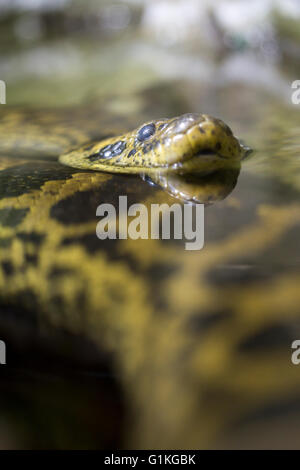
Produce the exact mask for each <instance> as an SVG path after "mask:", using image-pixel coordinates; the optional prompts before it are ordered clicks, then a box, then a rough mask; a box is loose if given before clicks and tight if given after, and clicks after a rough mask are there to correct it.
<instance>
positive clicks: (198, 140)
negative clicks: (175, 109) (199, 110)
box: [59, 113, 245, 173]
mask: <svg viewBox="0 0 300 470" xmlns="http://www.w3.org/2000/svg"><path fill="white" fill-rule="evenodd" d="M243 153H245V148H244V147H243V146H242V145H241V144H240V143H239V141H238V140H237V139H236V138H235V137H234V136H233V134H232V131H231V129H230V128H229V127H228V126H227V125H226V124H225V123H224V122H223V121H221V120H220V119H216V118H213V117H211V116H208V115H206V114H192V113H190V114H184V115H182V116H179V117H177V118H173V119H161V120H156V121H151V122H148V123H146V124H144V125H142V126H141V127H139V128H138V129H136V130H135V131H132V132H128V133H126V134H123V135H121V136H116V137H113V138H108V139H104V140H102V141H101V142H97V143H94V144H89V145H87V146H83V147H81V148H79V149H76V150H73V151H71V152H67V153H65V154H64V155H62V156H61V157H60V158H59V160H60V162H61V163H64V164H65V165H69V166H72V167H74V168H81V169H88V170H98V171H109V172H116V173H143V172H147V173H151V172H157V171H160V172H174V171H176V172H183V173H184V172H193V171H213V170H216V169H218V168H223V167H224V166H226V165H227V166H228V164H229V163H230V164H231V165H233V164H234V162H237V161H238V162H239V160H240V158H241V156H242V155H243Z"/></svg>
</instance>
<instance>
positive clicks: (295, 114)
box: [0, 0, 300, 449]
mask: <svg viewBox="0 0 300 470" xmlns="http://www.w3.org/2000/svg"><path fill="white" fill-rule="evenodd" d="M299 59H300V2H299V1H298V0H252V1H251V2H249V1H247V0H201V1H200V0H162V1H158V0H151V1H150V0H149V1H147V0H119V1H115V0H107V1H104V0H103V1H102V0H99V1H96V0H86V1H79V0H7V1H5V0H0V79H1V80H4V81H5V82H6V91H7V96H6V102H7V105H8V106H15V105H16V106H22V107H39V108H45V109H47V108H49V107H51V108H65V107H70V106H75V107H79V108H80V107H81V106H84V107H85V108H87V107H89V106H90V107H93V108H95V107H98V109H99V112H101V113H102V114H103V113H107V114H109V115H115V116H116V117H117V118H118V119H120V120H123V122H126V123H127V122H128V123H130V126H134V125H137V124H139V123H141V122H143V121H144V120H147V119H155V118H161V117H170V116H173V115H177V114H181V113H185V112H200V113H201V112H203V113H207V114H212V115H215V116H217V117H220V118H222V119H223V120H224V121H225V122H226V123H227V124H228V125H230V127H232V128H233V129H234V133H235V134H236V135H238V136H239V137H241V138H242V139H243V140H245V141H246V142H247V144H248V145H250V146H251V147H252V148H253V149H254V150H255V153H254V157H253V159H252V160H251V159H250V160H249V162H245V166H244V170H243V171H242V174H241V176H240V178H239V182H238V184H237V187H236V189H235V192H234V193H233V197H232V198H231V199H230V198H229V199H228V200H227V201H226V202H221V203H219V205H218V204H216V206H214V207H213V208H212V209H211V210H210V212H207V218H206V239H207V241H208V246H209V243H210V242H212V243H215V246H218V244H221V243H222V242H223V240H225V239H226V237H230V236H231V235H232V233H233V232H234V231H238V230H240V229H241V230H242V229H243V227H244V226H245V224H246V222H248V221H249V220H252V221H253V218H254V214H255V213H256V212H255V211H256V209H257V208H258V206H259V205H260V204H266V203H267V204H274V205H276V204H278V203H280V204H282V205H286V204H290V205H291V206H292V205H293V204H295V203H298V202H299V190H300V163H299V162H300V160H299V150H300V139H299V106H298V107H297V106H295V105H293V104H292V102H291V95H292V89H291V84H292V82H293V81H294V80H297V79H300V60H299ZM7 105H6V106H7ZM275 157H276V158H275ZM274 158H275V161H274ZM228 201H229V202H228ZM239 207H242V211H238V208H239ZM295 218H296V217H295ZM282 223H284V222H282ZM280 224H281V222H279V226H280ZM298 228H299V227H298ZM254 238H255V237H254ZM298 240H299V237H298V232H297V231H294V232H292V233H289V236H288V238H287V239H285V240H284V242H283V243H282V244H281V246H280V247H277V248H276V247H275V249H274V251H273V252H272V253H267V254H266V255H265V257H264V256H262V257H261V254H260V253H258V254H256V253H255V254H254V260H251V263H252V264H253V265H255V266H257V265H258V264H259V263H261V264H260V265H259V268H257V269H258V271H259V272H261V271H263V273H265V271H267V272H272V269H273V268H274V265H275V266H276V269H275V268H274V269H275V271H276V273H275V274H276V276H277V275H278V276H279V277H280V276H281V275H282V274H283V275H285V274H290V273H291V272H292V273H293V272H294V269H295V266H296V267H297V268H298V267H299V263H300V260H299V241H298ZM206 253H208V255H207V256H208V257H209V253H210V252H209V247H208V251H207V252H206ZM199 256H200V255H199ZM201 256H202V255H201ZM243 256H244V258H245V259H246V258H247V253H244V255H243ZM243 256H242V258H243ZM244 258H243V260H244V261H243V262H244V264H245V265H246V264H247V262H248V261H249V260H248V261H247V259H246V261H245V259H244ZM199 259H200V258H199ZM291 260H293V263H292V264H293V266H291ZM220 262H221V263H222V260H221V261H220ZM255 263H256V264H255ZM191 272H192V271H191ZM224 273H225V274H224ZM226 273H227V274H226ZM230 273H231V274H230ZM230 275H232V272H231V271H226V270H225V272H224V270H223V271H222V270H221V271H218V272H217V273H215V278H214V281H213V282H214V283H215V286H217V288H218V289H219V288H220V289H221V291H220V292H221V294H219V298H218V300H219V301H220V303H221V304H222V302H223V301H224V305H225V304H226V303H227V302H228V293H230V296H231V293H232V291H231V290H230V289H231V288H232V286H233V285H234V287H235V288H236V289H237V291H236V297H234V296H233V297H232V298H234V299H235V302H236V303H235V304H234V305H233V304H232V305H231V304H230V305H229V304H228V306H227V308H228V309H232V310H233V311H235V313H236V312H237V311H238V309H239V308H240V307H239V306H240V305H244V307H245V311H247V305H248V304H249V305H250V304H251V302H250V298H251V299H253V297H252V295H250V294H249V297H247V295H248V294H247V292H245V295H244V291H243V290H242V289H243V288H244V287H245V284H243V285H242V284H241V283H243V282H244V281H243V279H244V278H242V281H240V278H238V279H237V278H235V277H234V276H235V275H233V278H231V280H230V279H229V281H228V276H229V277H230ZM218 276H219V277H218ZM222 276H223V277H222ZM259 279H263V277H261V278H259ZM256 280H257V279H256ZM178 282H179V280H178ZM182 282H183V281H182ZM203 282H204V281H203ZM228 282H229V284H228ZM262 282H263V281H262ZM246 283H247V279H246ZM183 285H184V282H183ZM241 286H242V287H241ZM261 286H262V289H264V284H262V285H261V284H259V288H261ZM246 287H247V285H246ZM271 287H272V286H271ZM240 288H241V291H240V290H239V289H240ZM222 289H223V290H222ZM272 289H273V287H272V288H271V290H272ZM283 291H284V293H285V295H286V296H285V297H284V301H283V302H282V303H286V305H288V306H289V307H288V308H290V309H291V310H292V307H291V306H292V305H295V304H296V302H298V301H299V298H298V294H297V293H296V292H294V291H293V292H290V291H289V290H286V289H283ZM268 295H269V297H270V296H272V293H271V292H270V291H268ZM175 298H176V296H175ZM196 298H197V297H196V295H195V299H196ZM174 303H176V302H174ZM251 305H252V304H251ZM270 305H271V304H270ZM183 306H184V302H183ZM252 307H253V306H252ZM273 307H274V306H273V305H271V306H267V305H266V304H264V303H263V302H261V304H260V305H259V306H257V308H256V307H255V306H254V307H253V310H252V311H251V309H250V310H249V311H251V313H253V312H255V313H258V315H259V314H260V313H261V312H265V313H266V312H268V308H270V309H272V308H273ZM241 308H242V307H241ZM281 308H282V309H283V310H284V307H282V305H281ZM260 309H261V310H260ZM264 309H265V310H264ZM5 314H6V315H8V314H9V315H11V317H10V318H13V319H14V318H17V320H18V318H19V317H14V315H15V312H10V311H9V312H8V314H7V310H5ZM19 314H20V312H19ZM249 315H250V314H249ZM267 316H268V313H266V317H267ZM12 321H14V320H12ZM33 323H34V322H33ZM250 323H251V322H250ZM22 328H23V330H22V331H21V333H20V332H19V333H18V334H19V338H20V341H18V338H17V341H16V342H15V344H16V345H17V344H19V345H20V347H19V349H18V347H17V346H16V347H15V349H14V351H13V353H11V356H10V357H9V356H8V360H9V361H11V363H13V364H15V365H17V366H16V369H15V370H14V369H13V368H10V369H9V368H6V369H5V372H4V371H3V369H2V370H1V374H2V377H1V383H0V393H1V398H0V402H1V404H0V407H1V408H0V414H1V416H0V447H1V448H106V449H108V448H110V449H111V448H122V447H124V446H125V447H126V446H128V445H131V447H132V448H134V447H137V446H141V447H144V446H146V445H148V446H150V448H151V445H152V446H153V445H156V448H157V446H158V445H159V439H158V438H157V433H158V429H159V426H158V424H157V427H155V425H153V422H152V421H151V419H150V415H149V416H148V415H147V412H148V411H147V412H144V413H143V412H141V410H138V412H140V414H141V416H144V418H145V419H144V421H143V420H142V418H141V422H140V424H139V425H138V426H136V427H134V426H133V424H132V421H131V419H132V416H131V414H130V412H128V403H127V402H126V400H128V396H127V399H125V398H124V393H123V391H122V387H121V386H120V382H121V380H120V377H119V376H118V373H116V372H114V373H112V370H111V368H110V367H107V361H106V359H107V357H106V356H105V355H104V356H103V353H102V352H101V353H100V352H99V351H98V350H97V348H95V346H94V344H93V343H92V342H90V341H89V340H88V339H87V338H77V339H76V340H75V341H74V339H72V340H71V339H70V337H69V336H68V333H67V332H64V331H61V332H59V334H57V333H55V343H56V348H55V351H53V344H52V340H51V334H50V339H49V335H48V336H47V338H48V339H47V340H46V339H44V340H43V335H42V341H43V351H42V353H41V350H40V342H41V341H40V340H41V337H40V338H39V342H37V343H36V344H35V343H34V341H32V339H30V341H28V342H26V341H25V340H24V338H26V337H27V336H26V335H27V333H26V331H27V325H26V322H25V325H23V327H22ZM233 328H234V326H233ZM283 330H284V333H286V331H288V336H287V339H286V342H285V343H284V345H283V351H284V361H286V362H284V364H289V365H290V360H289V352H290V351H289V347H290V343H291V341H292V340H293V339H296V337H297V334H298V333H299V332H300V329H299V322H298V323H297V324H296V325H295V323H293V322H292V321H290V320H289V319H288V320H287V324H285V325H284V327H283V329H282V330H280V331H279V337H281V333H282V331H283ZM4 331H9V328H8V329H7V330H4ZM276 331H277V330H276ZM218 334H219V333H216V339H215V340H216V341H217V342H220V341H221V343H222V340H220V338H224V344H226V338H225V337H224V335H226V328H225V329H224V331H221V333H220V337H219V336H218ZM39 335H40V333H39ZM271 336H272V335H271ZM298 336H299V334H298ZM213 338H214V337H213ZM272 338H273V339H274V337H273V336H272ZM277 338H278V331H277V332H275V340H274V341H275V343H272V344H273V346H274V344H277V343H276V339H277ZM24 344H25V345H26V347H25V353H24ZM222 344H223V343H222ZM280 344H281V343H280ZM57 351H59V352H57ZM204 351H205V349H204ZM256 360H257V361H258V362H259V354H258V356H257V358H256ZM221 362H222V361H221ZM221 362H220V363H221ZM258 362H256V364H258ZM222 364H223V362H222ZM224 364H225V362H224ZM207 367H208V369H209V367H210V365H209V361H208V366H207ZM222 367H223V366H222ZM224 367H225V366H224ZM268 367H269V363H268V362H267V363H266V369H262V370H260V371H258V375H255V374H256V372H255V370H254V374H253V375H252V376H251V374H250V379H249V384H248V382H247V380H246V379H245V384H247V387H248V385H249V388H250V389H251V386H252V385H253V384H258V382H257V381H259V380H260V379H261V376H264V375H265V370H269V369H268ZM75 369H76V371H77V372H76V373H77V374H79V375H76V374H75V376H74V370H75ZM205 370H206V369H205ZM224 370H225V369H224ZM249 370H252V369H251V367H250V365H249ZM228 374H229V375H227V377H229V376H230V377H234V370H231V369H230V371H229V372H228ZM230 374H232V375H230ZM293 374H294V375H293V378H292V379H291V382H292V385H295V384H296V385H297V387H298V385H299V384H298V383H297V380H296V379H294V376H295V371H294V372H293ZM221 375H222V374H221V373H220V376H221ZM298 375H299V377H300V371H299V372H298ZM208 377H210V376H209V374H208ZM252 379H253V381H252V382H251V380H252ZM278 379H279V378H278ZM207 380H208V382H207V383H209V381H210V378H208V379H207ZM220 383H221V379H220ZM123 384H124V382H123ZM270 384H271V385H270ZM274 384H275V386H276V380H274V382H272V381H270V383H269V386H270V387H271V386H273V385H274ZM197 385H199V384H197ZM292 385H291V387H292ZM296 385H295V387H296ZM219 386H220V384H219V385H218V384H217V386H216V397H215V399H216V402H213V397H212V399H211V402H210V397H211V395H210V397H209V398H208V399H207V401H208V403H210V404H211V405H212V408H209V407H208V410H211V409H213V410H216V409H218V407H216V406H215V405H216V403H220V401H218V400H219V398H220V397H219V396H218V387H219ZM141 387H142V386H141ZM266 387H267V386H266ZM297 387H296V389H295V390H294V389H293V393H294V391H295V393H294V395H293V400H294V401H293V402H292V403H293V404H294V407H287V405H286V403H287V402H285V403H284V405H282V406H279V409H280V411H281V412H284V411H286V412H287V415H284V417H283V418H282V417H281V415H280V416H279V418H278V416H277V415H276V416H275V418H274V421H268V422H267V423H266V422H265V421H264V417H265V416H266V415H267V414H268V411H266V414H264V415H263V418H262V417H261V416H259V418H257V417H254V418H253V420H252V421H251V420H250V422H247V421H246V424H245V422H242V423H241V428H238V431H236V429H235V428H233V429H231V430H230V432H229V433H225V435H222V436H221V437H215V436H214V437H213V438H211V440H207V439H206V437H205V432H204V437H203V435H202V434H201V432H202V431H203V430H202V431H201V432H200V431H199V430H198V428H197V423H196V422H194V421H193V419H192V418H191V422H189V419H188V418H187V420H186V423H185V424H186V426H187V427H188V429H189V431H187V428H184V427H183V428H182V429H181V434H180V433H179V437H178V436H177V437H176V439H177V440H176V439H175V438H174V439H173V437H174V436H173V437H172V436H170V437H169V439H168V433H162V434H163V436H164V437H162V438H161V439H162V440H161V442H162V445H166V446H169V447H170V446H171V445H172V444H173V445H175V446H176V445H177V446H178V445H179V444H178V442H181V441H180V436H181V438H183V436H185V439H182V446H183V448H185V447H188V446H191V447H194V448H195V447H196V445H197V443H198V445H199V447H200V448H201V447H207V448H214V447H228V448H232V447H234V448H235V447H241V448H243V447H249V446H250V447H251V446H254V447H255V446H256V447H259V446H264V445H265V446H269V447H275V448H276V447H281V446H283V447H289V446H291V447H293V446H298V443H297V433H298V431H299V425H300V417H299V409H300V407H299V390H298V388H297ZM262 388H263V386H262ZM279 388H280V387H279ZM292 388H293V387H292ZM253 390H254V392H253V394H254V395H255V393H256V391H257V390H259V391H258V392H257V394H258V395H259V393H260V391H261V390H260V388H259V386H258V387H257V390H256V388H255V386H254V385H253ZM140 393H141V396H142V394H143V392H140ZM125 395H126V394H125ZM129 395H130V394H129ZM145 396H147V394H146V395H145ZM227 398H228V397H227ZM179 400H180V395H179ZM129 401H130V399H129ZM183 402H184V399H183V398H182V403H183ZM225 402H226V397H225ZM225 402H224V403H225ZM145 403H146V401H145V402H144V405H145ZM205 403H206V402H205V400H204V406H203V409H204V410H205V409H206V408H205ZM172 404H174V403H172ZM175 404H176V402H175ZM288 404H290V401H288ZM224 406H225V408H226V407H227V408H226V409H227V410H229V409H230V406H231V405H230V406H229V400H228V403H227V404H226V403H225V405H224ZM146 407H147V406H146ZM153 407H154V408H149V409H150V411H151V410H153V409H156V408H155V403H154V405H153ZM220 407H221V405H220ZM254 408H255V407H254ZM294 410H296V411H297V412H298V415H294ZM202 411H203V410H202ZM222 412H223V411H220V416H221V415H222ZM149 413H150V412H149ZM166 413H167V412H166ZM216 413H217V412H216ZM159 414H160V411H159V410H157V409H156V417H157V416H158V415H159ZM154 415H155V413H154ZM192 415H193V413H191V416H192ZM203 415H204V416H206V419H207V423H211V426H212V428H214V426H215V425H216V426H217V424H215V423H216V422H217V420H218V418H216V416H215V415H214V414H213V413H211V415H209V416H208V415H205V412H204V413H203ZM224 415H226V413H225V414H224ZM166 416H169V415H168V413H167V414H166ZM195 416H196V414H195ZM199 416H201V413H200V415H199ZM222 416H223V415H222ZM169 417H170V416H169ZM290 418H291V419H290ZM224 419H225V418H224ZM272 419H273V418H272ZM221 420H222V419H221ZM259 420H260V421H259ZM153 421H155V418H153ZM166 421H168V420H167V418H166ZM192 421H193V422H192ZM204 422H205V421H204ZM257 422H258V423H259V424H258V426H257ZM157 423H159V420H157ZM198 424H199V423H198ZM135 425H136V423H135ZM144 426H145V427H144ZM147 426H148V428H147ZM168 426H169V428H168ZM172 426H173V424H172V420H171V421H170V422H169V424H168V425H166V428H167V429H169V430H171V429H172ZM134 430H135V431H134ZM189 432H190V434H189ZM143 433H144V434H143ZM170 434H172V432H170ZM129 435H130V436H131V438H130V439H129V438H128V436H129ZM141 436H142V437H141ZM156 439H158V441H157V440H156ZM129 442H130V444H128V443H129ZM177 448H178V447H177Z"/></svg>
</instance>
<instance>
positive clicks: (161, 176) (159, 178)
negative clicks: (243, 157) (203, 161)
mask: <svg viewBox="0 0 300 470" xmlns="http://www.w3.org/2000/svg"><path fill="white" fill-rule="evenodd" d="M239 172H240V165H239V166H236V167H235V168H223V169H219V170H216V171H214V172H212V173H209V174H205V175H199V174H191V173H185V174H182V175H179V174H177V173H152V174H151V176H149V175H145V176H144V179H145V180H146V181H148V182H150V183H151V182H153V183H155V184H157V185H159V186H161V187H162V188H163V189H164V190H165V191H167V192H168V193H169V194H171V195H172V196H174V197H177V198H179V199H181V200H183V201H188V202H194V203H202V204H212V203H214V202H216V201H221V200H222V199H225V198H226V197H227V196H228V195H229V194H230V193H231V192H232V191H233V189H234V187H235V185H236V183H237V180H238V176H239ZM149 179H150V181H149Z"/></svg>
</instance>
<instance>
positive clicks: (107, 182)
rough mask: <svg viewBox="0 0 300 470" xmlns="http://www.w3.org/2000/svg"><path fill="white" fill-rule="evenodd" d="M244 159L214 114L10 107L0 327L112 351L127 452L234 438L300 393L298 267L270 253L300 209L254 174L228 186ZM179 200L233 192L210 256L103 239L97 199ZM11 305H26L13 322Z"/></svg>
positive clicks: (0, 236)
mask: <svg viewBox="0 0 300 470" xmlns="http://www.w3.org/2000/svg"><path fill="white" fill-rule="evenodd" d="M126 128H127V129H128V128H131V129H133V128H135V129H136V130H134V131H130V132H127V131H126ZM246 152H247V149H246V148H245V147H243V146H242V145H241V144H240V143H239V141H238V140H237V139H236V138H235V137H234V136H233V134H232V132H231V130H230V129H229V128H228V127H227V125H226V124H224V123H223V122H222V121H221V120H217V119H214V118H211V117H209V116H207V115H196V114H185V115H183V116H181V117H179V118H173V119H168V120H166V119H162V120H157V121H151V122H146V123H145V124H143V125H140V126H137V125H136V123H134V122H130V123H129V122H127V123H126V122H124V121H123V122H122V120H121V119H119V120H116V117H115V116H108V115H105V119H104V117H103V114H101V113H100V114H99V111H95V110H92V109H79V110H73V109H70V110H67V109H66V110H47V111H39V110H31V111H30V110H21V109H7V108H5V110H2V109H1V118H0V170H1V171H0V224H1V225H0V226H1V231H0V246H1V251H0V298H1V305H2V306H3V307H2V309H1V312H2V313H1V318H0V325H2V331H4V333H5V332H6V333H7V334H8V335H9V336H10V337H13V335H14V330H17V329H18V327H19V323H20V324H22V323H24V322H25V323H26V322H27V316H28V318H31V319H32V318H33V317H34V324H35V328H34V329H33V331H32V335H33V336H36V335H39V332H40V331H43V332H47V331H48V330H49V331H50V330H51V332H52V333H51V334H52V335H53V331H54V332H55V331H57V332H59V331H61V330H64V331H68V332H69V334H70V335H72V336H73V337H74V338H76V337H85V338H88V339H89V341H91V342H92V343H93V344H94V345H95V347H96V348H97V349H98V350H99V351H101V352H103V353H105V354H108V355H109V357H110V358H112V359H111V361H112V362H111V368H112V370H113V371H114V373H115V374H116V375H117V376H118V378H119V381H120V387H121V390H122V394H123V397H124V398H123V399H124V400H125V402H126V404H127V409H128V410H129V411H128V413H129V416H130V423H131V424H130V426H129V428H130V432H129V431H128V429H127V431H124V434H125V435H126V438H124V442H123V445H124V446H125V447H126V446H127V447H128V446H129V447H130V446H131V447H133V448H136V447H142V448H195V447H196V448H199V447H200V448H201V447H203V448H205V447H207V448H209V447H217V446H218V445H221V446H224V445H225V446H226V445H227V446H230V443H231V442H236V438H237V437H236V436H237V435H238V436H240V435H241V434H240V433H243V432H244V433H247V432H248V430H249V429H250V430H251V429H255V430H256V431H257V427H255V426H256V424H257V422H258V423H265V421H264V419H265V414H266V410H269V409H273V411H274V410H275V411H274V412H273V414H272V416H273V417H274V416H275V418H274V419H277V418H278V416H277V415H276V405H278V403H285V404H286V405H289V404H290V403H293V400H295V399H296V397H297V396H298V390H299V385H300V375H299V372H298V371H297V370H296V368H295V367H294V368H293V366H291V365H290V359H289V352H290V350H289V348H290V336H289V332H290V326H291V324H294V322H297V319H299V318H300V316H299V311H298V308H297V304H299V300H300V298H299V297H300V294H299V288H298V286H299V280H300V275H299V272H298V271H297V270H295V269H291V270H290V271H289V270H287V271H285V272H282V271H281V269H280V263H278V266H277V265H276V264H275V265H274V263H273V261H272V257H270V256H268V253H269V251H270V246H272V247H273V250H274V252H275V253H279V252H280V253H281V252H282V250H283V251H284V250H285V249H286V248H285V247H286V246H288V243H286V242H285V239H286V237H288V234H289V232H290V230H293V229H294V227H295V226H296V225H297V224H299V223H300V216H299V213H300V212H299V206H298V205H297V204H294V203H293V204H286V205H282V206H281V207H277V205H276V206H275V205H272V201H270V200H269V201H268V200H265V196H264V193H263V192H262V191H261V189H260V186H259V185H257V179H256V177H255V176H253V175H252V176H251V175H250V176H248V178H247V179H245V180H244V184H243V185H242V186H239V187H238V188H237V189H238V192H237V195H236V196H231V195H229V193H230V192H231V191H232V189H233V188H234V186H235V184H236V182H237V178H238V174H239V170H240V161H241V159H242V158H243V156H244V155H245V153H246ZM58 157H59V160H60V161H58ZM62 163H63V164H62ZM90 170H97V171H90ZM118 173H128V174H118ZM135 174H142V176H143V178H144V179H146V178H145V175H146V176H149V178H150V179H151V180H152V181H154V182H155V183H157V185H156V186H151V185H149V184H147V183H146V182H145V181H142V180H141V179H140V178H137V177H136V176H135ZM195 174H198V176H197V177H195ZM165 190H167V191H165ZM169 193H171V195H170V194H169ZM254 193H255V204H254V203H253V200H254V198H253V197H252V196H253V194H254ZM172 194H173V195H175V196H180V197H182V198H183V199H187V200H194V201H198V202H203V201H204V202H207V201H210V202H213V201H218V200H221V199H224V198H225V199H224V200H223V201H221V202H219V203H217V204H215V205H210V207H209V208H208V209H207V211H209V212H207V213H206V228H205V229H206V235H205V236H206V240H207V241H206V245H205V248H204V249H203V250H201V251H199V252H197V253H190V252H187V251H185V250H184V243H185V240H168V241H166V240H151V239H149V240H143V239H138V240H130V239H122V240H113V241H110V240H102V241H100V240H98V239H97V237H96V234H95V229H96V223H97V218H96V215H95V214H96V208H97V206H98V205H99V204H100V203H102V202H106V203H112V204H116V203H117V199H118V196H119V195H127V197H128V204H130V203H137V202H142V203H143V204H144V205H145V206H146V207H148V208H149V207H150V205H151V204H154V203H155V204H157V203H159V204H163V203H167V204H169V205H170V204H173V203H174V201H176V200H175V199H174V197H172ZM225 196H228V197H225ZM177 202H178V200H177ZM244 213H247V220H245V217H244ZM225 219H226V220H225ZM225 222H226V223H225ZM277 247H278V250H277ZM278 256H279V255H278ZM8 307H9V308H8ZM11 309H13V311H14V312H18V311H21V312H23V313H22V315H21V314H20V315H19V316H17V322H16V324H15V323H13V326H12V325H11V322H9V321H8V316H9V315H10V313H9V312H11ZM20 309H21V310H20ZM6 312H8V313H6ZM283 312H284V314H283ZM8 325H10V326H8ZM292 336H293V335H292ZM274 338H275V339H274ZM52 342H53V343H54V344H55V334H54V338H53V337H52ZM99 407H101V403H99ZM99 426H100V423H99ZM260 429H261V428H260ZM256 431H255V432H256ZM99 446H101V443H99Z"/></svg>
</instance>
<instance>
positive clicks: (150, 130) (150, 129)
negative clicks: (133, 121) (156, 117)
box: [137, 123, 155, 142]
mask: <svg viewBox="0 0 300 470" xmlns="http://www.w3.org/2000/svg"><path fill="white" fill-rule="evenodd" d="M154 133H155V124H153V123H151V124H146V125H145V126H143V127H142V128H141V129H140V130H139V132H138V135H137V139H138V140H139V141H140V142H143V141H144V140H147V139H149V137H151V136H152V135H153V134H154Z"/></svg>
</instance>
